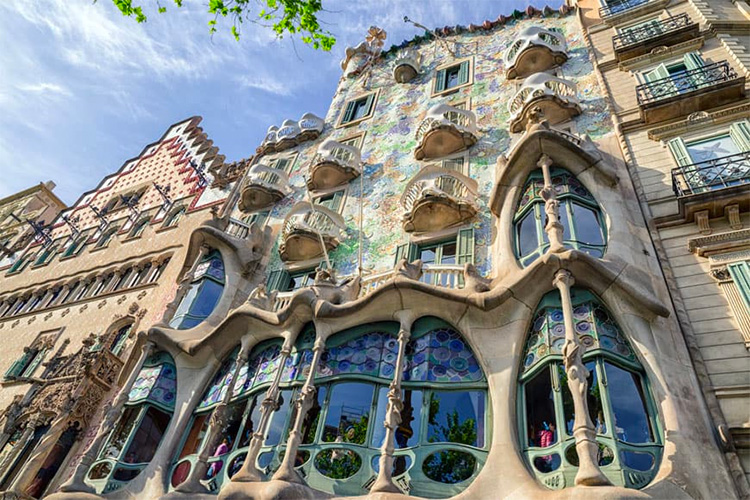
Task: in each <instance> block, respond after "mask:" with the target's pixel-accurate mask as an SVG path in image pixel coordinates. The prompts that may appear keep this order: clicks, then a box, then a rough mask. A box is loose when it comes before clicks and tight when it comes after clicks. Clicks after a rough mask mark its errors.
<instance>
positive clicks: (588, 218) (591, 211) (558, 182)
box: [513, 167, 607, 267]
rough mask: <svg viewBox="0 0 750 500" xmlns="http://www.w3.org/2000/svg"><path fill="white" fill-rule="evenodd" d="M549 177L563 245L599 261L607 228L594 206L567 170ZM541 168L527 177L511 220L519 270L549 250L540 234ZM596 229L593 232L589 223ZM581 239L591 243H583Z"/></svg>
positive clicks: (542, 216) (542, 220)
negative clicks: (555, 202)
mask: <svg viewBox="0 0 750 500" xmlns="http://www.w3.org/2000/svg"><path fill="white" fill-rule="evenodd" d="M550 175H551V177H552V182H553V184H554V186H555V190H556V191H557V200H558V201H559V202H560V220H561V223H562V225H563V227H564V232H563V244H564V245H565V246H566V247H567V248H574V249H577V250H581V251H583V252H586V253H588V254H589V255H592V256H593V257H598V258H601V257H603V256H604V253H605V251H606V247H607V228H606V224H605V220H604V216H603V214H602V212H601V209H600V208H599V205H598V203H597V202H596V200H595V199H594V197H593V196H592V195H591V193H590V192H589V191H588V189H586V187H585V186H584V185H583V184H581V182H580V181H579V180H578V179H577V178H576V177H575V176H574V175H573V174H571V173H570V172H568V171H567V170H564V169H561V168H557V167H553V168H552V170H551V172H550ZM543 188H544V177H543V175H542V169H537V170H534V171H533V172H531V174H529V177H528V178H527V180H526V183H525V184H524V187H523V189H522V191H521V197H520V198H519V201H518V205H517V207H516V213H515V215H514V217H513V247H514V251H515V254H516V258H518V260H519V262H520V263H521V265H522V266H523V267H526V266H528V265H530V264H531V263H532V262H534V261H535V260H536V259H538V258H539V257H541V256H542V255H543V254H544V253H545V252H546V251H547V249H548V248H549V246H550V245H549V241H548V239H547V233H546V232H545V231H544V225H545V222H546V214H545V212H544V205H545V202H544V199H543V198H542V194H541V193H542V189H543ZM594 223H595V224H596V226H597V228H598V232H597V229H595V228H594V227H593V224H594ZM584 238H586V239H588V240H591V241H584Z"/></svg>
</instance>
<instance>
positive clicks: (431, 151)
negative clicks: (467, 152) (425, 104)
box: [414, 104, 477, 160]
mask: <svg viewBox="0 0 750 500" xmlns="http://www.w3.org/2000/svg"><path fill="white" fill-rule="evenodd" d="M416 139H417V149H416V150H415V151H414V157H415V158H416V159H417V160H423V159H430V158H439V157H441V156H447V155H450V154H453V153H458V152H459V151H463V150H464V149H467V148H469V147H471V146H473V145H474V144H476V142H477V118H476V116H475V115H474V113H473V112H471V111H469V110H467V109H459V108H454V107H453V106H449V105H447V104H438V105H436V106H433V107H432V108H430V110H429V111H428V112H427V116H426V117H425V119H424V120H422V123H420V124H419V128H418V129H417V134H416Z"/></svg>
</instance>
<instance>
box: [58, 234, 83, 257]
mask: <svg viewBox="0 0 750 500" xmlns="http://www.w3.org/2000/svg"><path fill="white" fill-rule="evenodd" d="M88 241H89V234H88V233H87V232H86V233H82V234H81V235H80V236H79V237H78V238H76V239H75V240H73V241H71V243H70V245H68V248H66V249H65V252H64V253H63V255H62V256H63V257H69V256H71V255H78V254H79V253H81V252H82V251H83V249H84V248H86V245H88Z"/></svg>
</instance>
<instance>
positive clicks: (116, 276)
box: [102, 269, 124, 293]
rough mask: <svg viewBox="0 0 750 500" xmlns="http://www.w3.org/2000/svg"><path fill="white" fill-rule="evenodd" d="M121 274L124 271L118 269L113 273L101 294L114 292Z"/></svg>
mask: <svg viewBox="0 0 750 500" xmlns="http://www.w3.org/2000/svg"><path fill="white" fill-rule="evenodd" d="M123 272H124V270H122V269H118V270H117V271H115V272H114V274H113V275H112V280H111V281H110V282H109V283H107V286H106V287H105V288H104V290H102V293H107V292H111V291H112V290H114V289H115V287H116V286H117V282H118V281H120V278H122V273H123Z"/></svg>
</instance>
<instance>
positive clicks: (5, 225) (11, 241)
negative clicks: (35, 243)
mask: <svg viewBox="0 0 750 500" xmlns="http://www.w3.org/2000/svg"><path fill="white" fill-rule="evenodd" d="M53 189H55V183H54V182H52V181H47V182H46V183H39V185H37V186H33V187H30V188H28V189H24V190H23V191H20V192H18V193H16V194H12V195H10V196H8V197H6V198H3V199H2V200H0V269H3V268H6V267H8V266H11V265H13V263H14V262H15V260H16V258H17V257H18V253H19V252H20V251H21V250H22V249H23V248H24V247H25V246H26V244H28V243H29V241H30V238H32V237H34V236H36V235H37V233H38V231H39V230H43V228H44V227H45V222H46V223H50V222H52V220H53V219H54V218H55V217H57V214H58V213H60V211H61V210H64V209H65V208H67V207H66V206H65V203H63V202H62V201H61V200H60V199H59V198H58V197H57V196H56V195H55V193H53V192H52V190H53ZM35 225H37V226H36V228H35V227H34V226H35Z"/></svg>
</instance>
